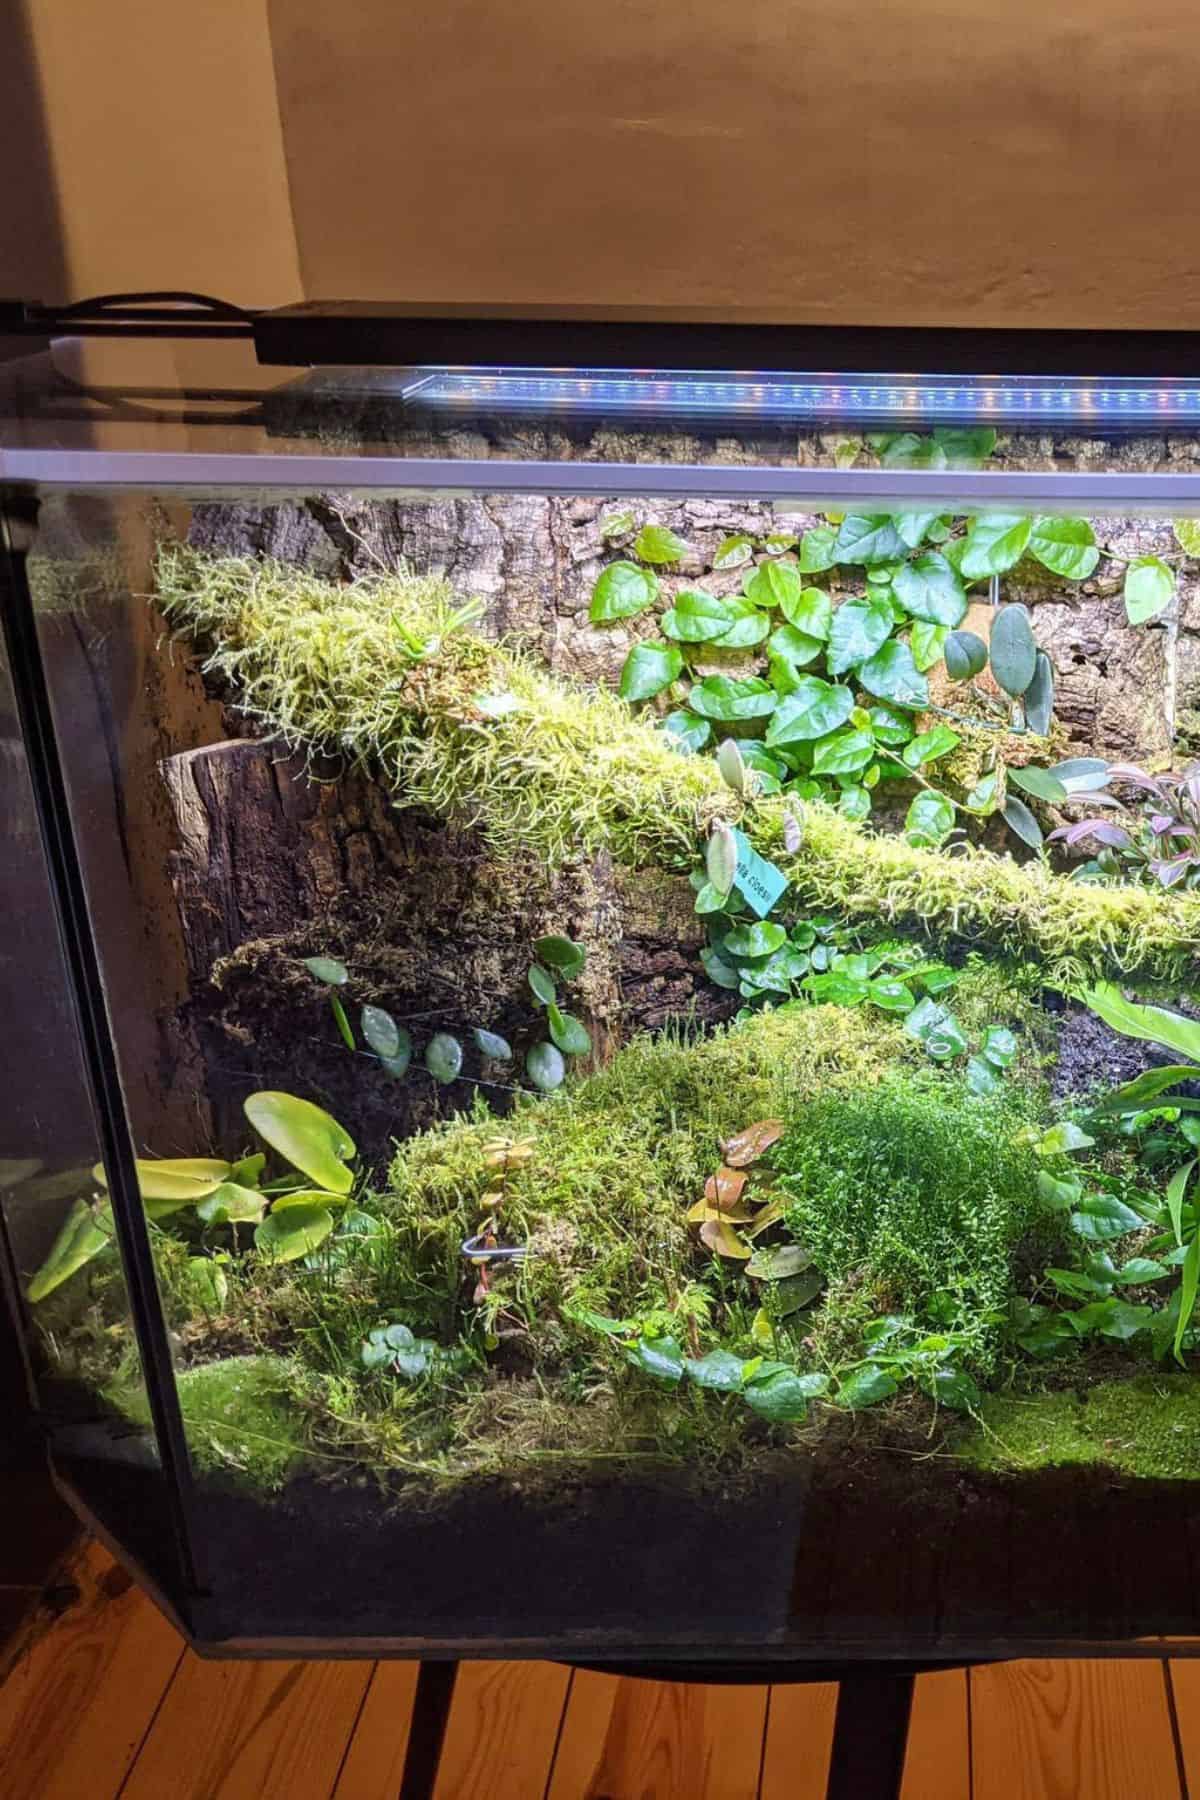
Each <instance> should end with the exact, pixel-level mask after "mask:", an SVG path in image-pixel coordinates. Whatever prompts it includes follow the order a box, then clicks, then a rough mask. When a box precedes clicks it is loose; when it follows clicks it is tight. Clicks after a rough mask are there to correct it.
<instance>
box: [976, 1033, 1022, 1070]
mask: <svg viewBox="0 0 1200 1800" xmlns="http://www.w3.org/2000/svg"><path fill="white" fill-rule="evenodd" d="M980 1054H981V1055H983V1056H985V1057H986V1058H987V1060H988V1062H990V1063H994V1064H995V1066H996V1067H997V1068H998V1069H1007V1068H1008V1066H1009V1064H1010V1063H1011V1062H1012V1060H1013V1057H1014V1056H1015V1055H1016V1054H1017V1039H1016V1035H1015V1033H1013V1032H1011V1031H1009V1029H1008V1027H1007V1026H1005V1025H989V1026H988V1028H987V1030H986V1031H985V1032H984V1034H983V1044H982V1046H981V1049H980Z"/></svg>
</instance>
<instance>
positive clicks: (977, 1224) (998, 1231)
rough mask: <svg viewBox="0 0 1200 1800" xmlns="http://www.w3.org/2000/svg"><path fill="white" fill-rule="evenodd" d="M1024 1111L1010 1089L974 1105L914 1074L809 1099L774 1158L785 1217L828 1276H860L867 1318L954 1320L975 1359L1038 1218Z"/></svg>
mask: <svg viewBox="0 0 1200 1800" xmlns="http://www.w3.org/2000/svg"><path fill="white" fill-rule="evenodd" d="M1028 1117H1029V1112H1028V1101H1027V1099H1026V1097H1025V1096H1024V1095H1023V1094H1022V1093H1021V1091H1020V1090H1019V1089H1017V1090H1014V1091H1013V1092H1012V1094H1011V1095H1010V1096H1008V1097H1006V1098H1003V1099H1002V1098H1001V1097H1000V1096H996V1095H993V1096H989V1097H988V1098H986V1099H977V1098H975V1097H974V1096H973V1095H972V1094H971V1093H970V1092H969V1091H968V1089H967V1087H966V1085H965V1083H964V1082H962V1081H961V1080H957V1079H954V1078H953V1077H949V1076H945V1075H942V1076H938V1075H929V1074H925V1073H924V1072H918V1073H902V1072H899V1071H895V1072H892V1073H890V1074H889V1075H888V1076H887V1077H886V1078H885V1079H884V1081H883V1082H882V1083H881V1084H880V1085H878V1086H874V1087H872V1088H870V1089H867V1090H864V1091H861V1092H850V1093H828V1092H827V1093H823V1094H820V1095H818V1096H816V1098H814V1099H813V1100H812V1101H811V1102H810V1103H809V1104H808V1105H807V1106H805V1107H804V1108H803V1110H802V1111H801V1113H800V1115H799V1117H798V1118H797V1120H796V1122H795V1124H794V1125H793V1127H792V1129H791V1131H790V1132H789V1133H788V1135H787V1137H786V1138H785V1139H784V1140H783V1142H782V1143H781V1144H780V1145H779V1147H778V1149H777V1151H776V1153H775V1165H776V1167H777V1169H779V1170H780V1171H781V1185H782V1186H783V1187H784V1189H785V1190H786V1191H787V1193H788V1194H789V1196H790V1200H789V1204H788V1210H787V1222H788V1225H789V1227H790V1229H791V1230H792V1231H793V1232H794V1233H795V1235H796V1237H797V1238H799V1239H800V1241H801V1242H802V1243H803V1244H804V1245H805V1247H806V1248H807V1249H808V1250H809V1251H810V1252H811V1253H812V1256H813V1258H814V1260H815V1261H816V1264H817V1266H818V1267H819V1268H820V1269H822V1270H823V1271H824V1272H825V1273H826V1275H827V1276H829V1278H830V1279H831V1281H833V1282H835V1283H837V1282H841V1281H846V1280H847V1279H849V1278H853V1279H854V1281H855V1282H856V1283H864V1282H865V1283H866V1284H867V1285H868V1287H869V1288H870V1290H871V1292H870V1296H869V1298H870V1300H871V1303H872V1305H873V1307H874V1309H875V1310H876V1311H878V1312H896V1313H911V1314H913V1315H914V1316H915V1317H917V1318H918V1319H922V1320H923V1321H925V1322H926V1323H928V1324H930V1325H931V1326H934V1327H936V1325H937V1324H938V1323H942V1324H948V1323H951V1322H954V1323H955V1324H956V1325H958V1326H959V1327H960V1328H961V1326H962V1324H963V1323H965V1324H966V1325H967V1328H968V1330H969V1332H970V1334H971V1336H972V1337H973V1339H974V1343H973V1346H972V1348H973V1350H974V1353H975V1356H976V1359H977V1360H981V1361H985V1362H986V1361H987V1360H988V1358H989V1356H990V1352H991V1349H992V1348H993V1346H994V1340H995V1336H996V1329H997V1326H998V1324H999V1320H1000V1316H1001V1309H1002V1308H1003V1307H1004V1306H1005V1304H1006V1302H1007V1300H1008V1298H1009V1295H1010V1292H1011V1281H1012V1276H1011V1268H1012V1259H1013V1253H1014V1250H1015V1248H1016V1247H1017V1245H1018V1244H1019V1243H1021V1241H1022V1240H1023V1239H1024V1238H1025V1237H1027V1235H1028V1234H1029V1233H1030V1231H1031V1229H1033V1228H1034V1227H1035V1225H1036V1224H1037V1223H1038V1222H1039V1219H1040V1218H1044V1216H1045V1215H1044V1209H1042V1208H1040V1206H1039V1203H1038V1200H1037V1168H1038V1165H1037V1159H1036V1158H1035V1156H1034V1155H1033V1152H1032V1151H1031V1150H1030V1148H1029V1147H1028V1145H1027V1144H1025V1143H1023V1142H1022V1141H1021V1140H1020V1135H1019V1128H1020V1126H1021V1124H1022V1123H1023V1122H1024V1121H1025V1120H1026V1119H1027V1118H1028Z"/></svg>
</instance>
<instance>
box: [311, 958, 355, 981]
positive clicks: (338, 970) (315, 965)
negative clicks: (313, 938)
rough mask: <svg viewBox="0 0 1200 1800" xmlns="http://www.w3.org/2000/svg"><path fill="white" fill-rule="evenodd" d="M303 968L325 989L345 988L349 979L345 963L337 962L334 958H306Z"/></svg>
mask: <svg viewBox="0 0 1200 1800" xmlns="http://www.w3.org/2000/svg"><path fill="white" fill-rule="evenodd" d="M304 966H305V968H306V969H307V970H308V972H309V974H310V975H315V976H316V978H317V980H318V981H323V982H324V983H325V986H326V987H345V985H346V983H347V982H348V981H349V979H350V972H349V970H348V969H347V967H346V965H345V963H341V962H339V961H338V960H337V958H336V957H335V956H306V957H305V958H304Z"/></svg>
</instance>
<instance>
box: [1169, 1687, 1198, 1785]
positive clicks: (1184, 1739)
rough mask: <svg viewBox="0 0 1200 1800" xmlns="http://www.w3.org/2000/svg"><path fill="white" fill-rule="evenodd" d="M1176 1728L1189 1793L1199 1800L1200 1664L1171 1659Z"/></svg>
mask: <svg viewBox="0 0 1200 1800" xmlns="http://www.w3.org/2000/svg"><path fill="white" fill-rule="evenodd" d="M1168 1668H1169V1671H1170V1680H1171V1688H1172V1691H1173V1693H1174V1697H1175V1717H1176V1719H1177V1721H1178V1724H1179V1749H1180V1753H1181V1755H1182V1757H1183V1772H1184V1775H1185V1777H1186V1779H1187V1784H1188V1791H1189V1792H1190V1793H1191V1794H1193V1795H1196V1796H1200V1661H1195V1660H1193V1658H1191V1657H1188V1656H1173V1657H1172V1658H1171V1661H1170V1663H1169V1664H1168Z"/></svg>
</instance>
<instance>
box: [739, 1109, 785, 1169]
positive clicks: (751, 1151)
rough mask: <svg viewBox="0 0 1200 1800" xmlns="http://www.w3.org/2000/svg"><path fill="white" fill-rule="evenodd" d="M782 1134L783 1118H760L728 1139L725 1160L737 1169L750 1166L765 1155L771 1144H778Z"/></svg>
mask: <svg viewBox="0 0 1200 1800" xmlns="http://www.w3.org/2000/svg"><path fill="white" fill-rule="evenodd" d="M782 1136H783V1120H782V1119H758V1120H757V1121H756V1122H755V1123H754V1124H753V1125H747V1126H746V1128H745V1130H744V1131H739V1132H738V1134H737V1136H736V1137H731V1138H730V1139H729V1140H728V1142H727V1143H726V1145H725V1161H726V1162H727V1163H728V1164H729V1165H730V1166H731V1167H733V1168H735V1169H746V1168H749V1166H750V1164H751V1163H753V1162H757V1161H758V1159H759V1157H760V1156H765V1155H766V1153H767V1151H768V1150H769V1149H770V1148H771V1145H772V1144H777V1143H778V1142H779V1140H780V1138H781V1137H782Z"/></svg>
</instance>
